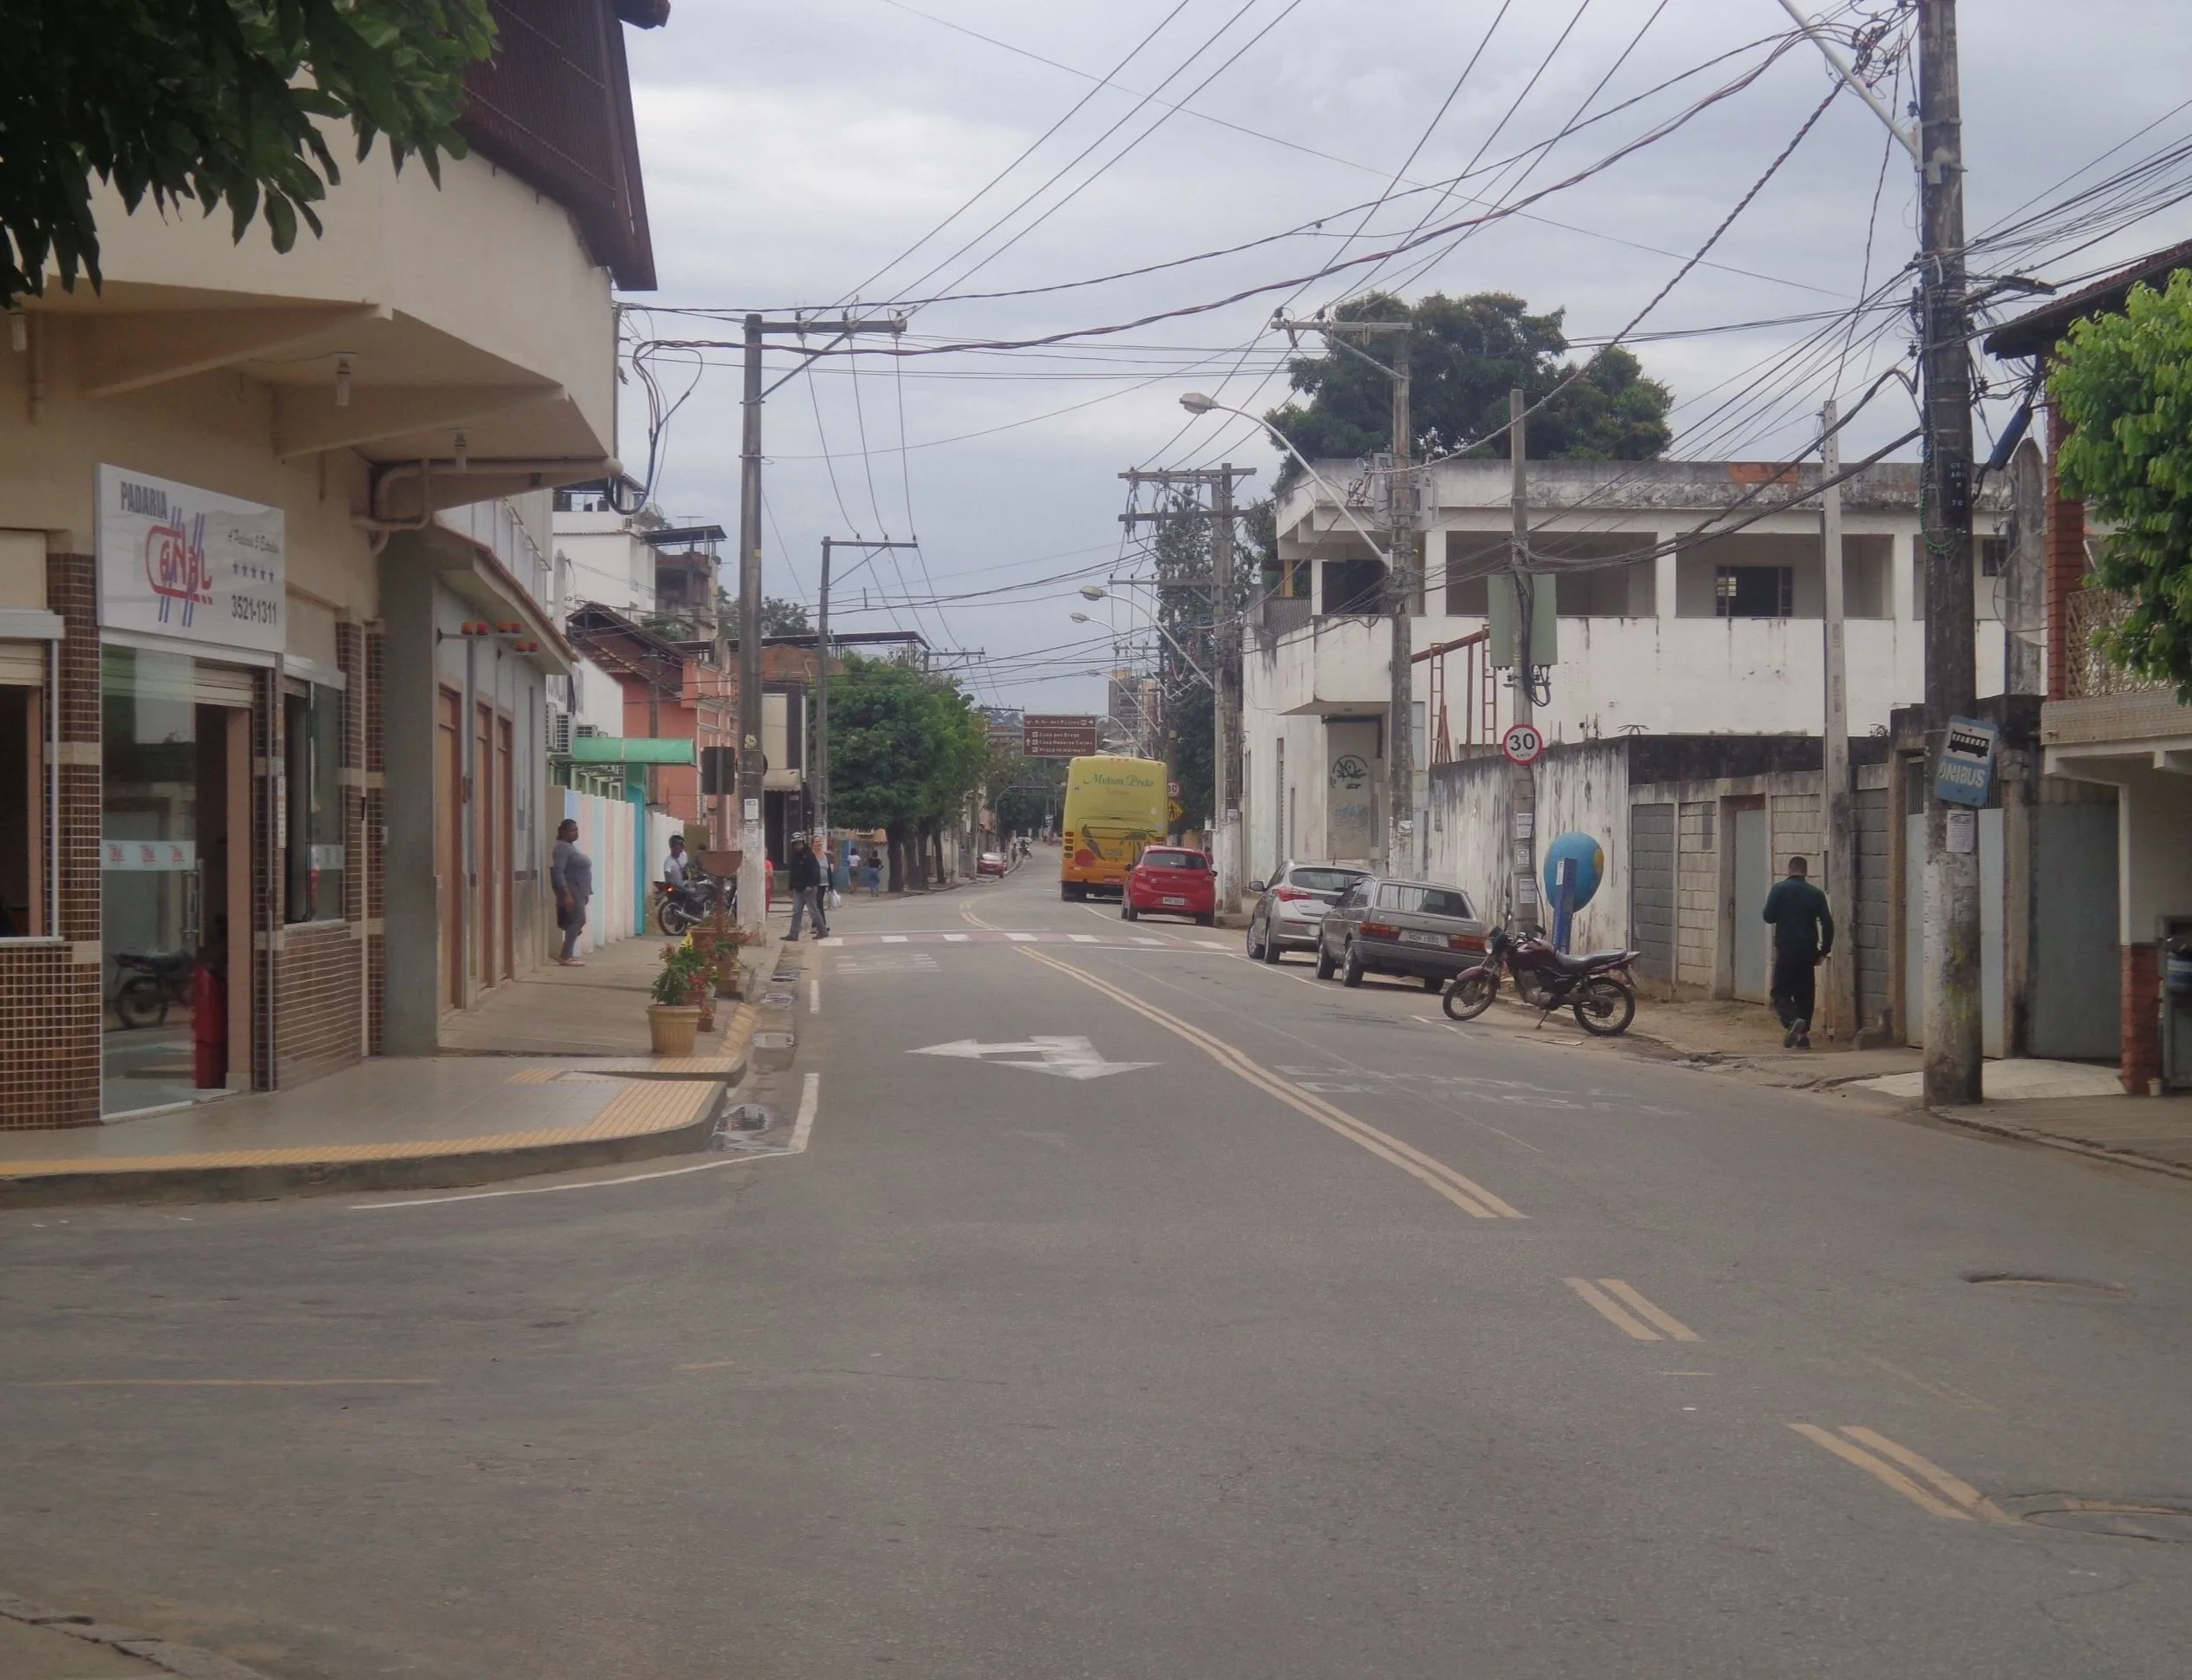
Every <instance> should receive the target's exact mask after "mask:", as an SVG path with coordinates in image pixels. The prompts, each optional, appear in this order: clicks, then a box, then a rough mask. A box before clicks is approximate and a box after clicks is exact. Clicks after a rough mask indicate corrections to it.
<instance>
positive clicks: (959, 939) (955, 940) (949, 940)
mask: <svg viewBox="0 0 2192 1680" xmlns="http://www.w3.org/2000/svg"><path fill="white" fill-rule="evenodd" d="M966 940H967V936H966V935H965V934H964V933H946V935H945V936H944V943H945V944H946V945H965V943H966Z"/></svg>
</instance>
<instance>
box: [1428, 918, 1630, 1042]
mask: <svg viewBox="0 0 2192 1680" xmlns="http://www.w3.org/2000/svg"><path fill="white" fill-rule="evenodd" d="M1640 954H1641V953H1640V952H1638V951H1591V952H1589V953H1587V955H1584V956H1581V957H1570V956H1568V955H1567V953H1566V952H1564V951H1559V950H1557V949H1555V948H1554V945H1553V943H1552V942H1551V941H1550V940H1548V939H1547V938H1543V937H1542V936H1541V935H1538V934H1534V933H1525V934H1523V935H1522V936H1521V938H1514V937H1512V936H1510V935H1509V934H1508V932H1507V930H1506V929H1504V928H1497V927H1495V928H1494V929H1493V930H1492V932H1491V937H1490V938H1489V940H1488V941H1487V944H1486V949H1485V953H1484V960H1483V961H1482V963H1480V964H1477V965H1476V967H1475V968H1468V969H1463V970H1462V971H1461V972H1460V973H1459V974H1457V975H1456V976H1455V977H1453V978H1452V979H1451V980H1449V981H1448V982H1447V983H1446V990H1445V995H1444V997H1443V998H1442V1000H1441V1003H1442V1005H1443V1008H1444V1009H1445V1010H1446V1013H1447V1015H1448V1016H1449V1017H1450V1018H1451V1019H1453V1020H1456V1021H1473V1020H1475V1019H1476V1017H1477V1016H1480V1015H1482V1014H1483V1013H1484V1011H1485V1010H1488V1009H1489V1008H1491V1007H1492V1000H1493V999H1494V998H1495V997H1498V996H1499V995H1500V977H1501V975H1502V973H1505V974H1506V975H1508V976H1509V977H1512V978H1513V980H1514V982H1515V990H1516V991H1517V992H1519V993H1521V997H1522V1001H1523V1002H1524V1003H1528V1005H1529V1006H1530V1007H1531V1008H1532V1009H1534V1010H1537V1011H1538V1017H1537V1019H1538V1024H1539V1025H1540V1026H1543V1025H1544V1024H1545V1017H1546V1016H1548V1015H1550V1014H1552V1013H1553V1011H1554V1010H1558V1009H1567V1010H1574V1012H1575V1022H1576V1024H1577V1025H1578V1026H1580V1027H1581V1028H1582V1029H1583V1030H1584V1031H1586V1032H1587V1033H1591V1034H1593V1035H1595V1036H1598V1037H1600V1038H1611V1037H1613V1036H1614V1035H1615V1034H1617V1033H1622V1032H1626V1031H1627V1030H1628V1027H1629V1023H1630V1022H1632V1021H1633V1020H1635V1019H1636V982H1635V981H1634V979H1633V978H1632V977H1630V974H1629V970H1630V968H1631V967H1632V966H1633V964H1635V962H1636V959H1637V958H1638V957H1639V955H1640Z"/></svg>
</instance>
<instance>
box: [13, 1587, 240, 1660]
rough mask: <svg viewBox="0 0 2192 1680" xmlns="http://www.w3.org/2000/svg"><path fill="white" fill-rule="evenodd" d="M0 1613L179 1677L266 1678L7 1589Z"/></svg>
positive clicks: (198, 1650) (209, 1654) (215, 1655)
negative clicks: (102, 1646) (47, 1604)
mask: <svg viewBox="0 0 2192 1680" xmlns="http://www.w3.org/2000/svg"><path fill="white" fill-rule="evenodd" d="M0 1616H4V1617H6V1618H8V1619H9V1620H10V1621H14V1622H21V1623H23V1624H25V1625H26V1626H29V1627H42V1628H46V1629H49V1630H50V1631H53V1632H55V1633H59V1634H66V1635H67V1636H68V1637H69V1638H72V1639H82V1640H84V1641H86V1642H87V1643H88V1644H95V1645H105V1646H107V1647H108V1648H109V1649H110V1650H114V1651H121V1653H123V1654H124V1655H125V1656H128V1657H135V1658H137V1660H138V1661H140V1662H142V1663H150V1664H152V1665H153V1666H154V1668H159V1669H165V1670H167V1672H168V1673H170V1674H176V1675H180V1676H182V1677H183V1680H267V1677H266V1676H265V1675H264V1674H262V1673H260V1672H259V1671H258V1670H257V1669H247V1668H245V1666H244V1665H243V1664H241V1663H238V1662H232V1661H231V1660H230V1659H229V1658H227V1657H223V1656H222V1655H221V1654H220V1653H219V1651H206V1650H205V1649H204V1648H203V1647H201V1646H198V1645H184V1644H176V1643H175V1642H174V1641H173V1640H172V1639H163V1638H160V1636H159V1635H158V1634H156V1633H140V1632H138V1631H135V1630H134V1629H132V1628H126V1627H114V1626H110V1625H108V1624H105V1623H102V1622H101V1621H100V1620H99V1618H97V1617H95V1616H87V1615H84V1614H82V1612H80V1611H66V1610H53V1609H49V1607H47V1606H46V1605H41V1604H36V1603H34V1602H32V1601H31V1600H30V1599H28V1598H17V1597H16V1595H15V1594H13V1593H11V1592H0Z"/></svg>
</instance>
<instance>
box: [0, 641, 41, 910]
mask: <svg viewBox="0 0 2192 1680" xmlns="http://www.w3.org/2000/svg"><path fill="white" fill-rule="evenodd" d="M39 651H40V652H43V650H39ZM42 698H43V696H41V695H40V694H39V692H38V690H36V689H33V688H28V687H23V686H18V685H16V684H15V683H0V810H4V811H5V812H6V813H7V815H6V816H5V818H3V819H0V939H13V938H23V937H24V936H26V935H29V934H34V933H38V932H43V922H44V915H43V905H41V904H40V902H39V892H38V889H39V885H40V882H39V877H40V875H41V874H42V873H43V870H42V868H41V866H40V861H39V853H40V851H41V848H42V846H43V841H44V839H45V836H44V833H43V830H42V829H41V827H40V824H41V823H42V822H43V820H45V809H46V790H45V788H44V785H43V783H44V781H45V775H44V758H45V754H44V742H43V740H42V739H41V738H40V728H41V715H42V714H43V710H44V708H43V706H42V705H41V704H40V701H41V700H42Z"/></svg>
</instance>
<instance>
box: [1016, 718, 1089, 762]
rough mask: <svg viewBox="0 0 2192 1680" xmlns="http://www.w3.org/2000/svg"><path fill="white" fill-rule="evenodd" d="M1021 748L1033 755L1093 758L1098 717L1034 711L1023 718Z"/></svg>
mask: <svg viewBox="0 0 2192 1680" xmlns="http://www.w3.org/2000/svg"><path fill="white" fill-rule="evenodd" d="M1020 735H1021V738H1022V742H1023V743H1024V744H1023V746H1022V748H1021V750H1022V751H1024V753H1025V754H1026V755H1027V756H1028V757H1030V758H1093V757H1095V756H1096V719H1095V718H1094V717H1088V716H1070V715H1064V714H1053V715H1050V716H1037V715H1036V714H1035V713H1033V712H1030V713H1028V714H1026V715H1025V716H1023V717H1022V718H1021V719H1020Z"/></svg>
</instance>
